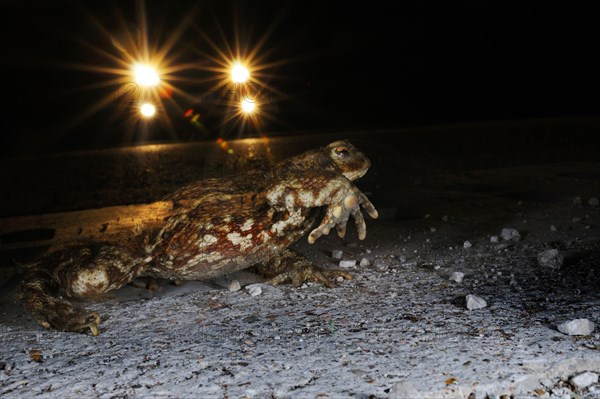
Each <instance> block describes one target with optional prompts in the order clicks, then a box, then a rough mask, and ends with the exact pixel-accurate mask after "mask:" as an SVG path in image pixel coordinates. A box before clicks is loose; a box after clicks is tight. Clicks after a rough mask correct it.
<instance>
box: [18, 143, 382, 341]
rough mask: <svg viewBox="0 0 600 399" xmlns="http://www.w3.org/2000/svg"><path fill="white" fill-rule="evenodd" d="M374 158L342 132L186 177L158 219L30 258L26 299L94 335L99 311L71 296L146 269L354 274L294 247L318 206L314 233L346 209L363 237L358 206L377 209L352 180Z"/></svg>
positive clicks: (59, 322)
mask: <svg viewBox="0 0 600 399" xmlns="http://www.w3.org/2000/svg"><path fill="white" fill-rule="evenodd" d="M370 165H371V163H370V161H369V159H368V158H367V157H366V156H365V155H364V154H363V153H362V152H360V151H359V150H358V149H356V148H355V147H354V146H353V145H352V144H350V143H349V142H348V141H336V142H334V143H331V144H329V145H327V146H324V147H321V148H319V149H316V150H312V151H308V152H305V153H303V154H300V155H297V156H294V157H291V158H288V159H285V160H283V161H281V162H279V163H277V164H275V165H274V167H272V168H270V170H268V171H257V170H255V171H249V172H247V173H243V174H239V175H237V176H234V177H230V178H224V179H207V180H202V181H199V182H194V183H192V184H189V185H187V186H185V187H182V188H181V189H179V190H177V191H175V192H174V193H173V194H171V195H169V196H168V197H167V198H166V199H167V200H170V201H172V203H173V209H172V211H171V212H170V214H169V215H168V217H166V218H165V219H164V224H163V225H162V227H160V228H154V229H151V230H149V231H145V230H144V231H141V232H139V234H136V235H135V236H134V237H127V238H126V239H122V240H115V241H113V242H93V243H90V242H86V243H76V244H72V245H68V246H65V247H62V248H59V249H56V250H53V251H50V252H49V253H47V254H46V255H44V256H43V257H42V259H40V260H39V261H37V262H35V263H33V264H31V265H29V266H28V267H27V268H26V272H25V281H24V283H23V287H22V291H21V293H22V298H23V300H24V303H25V307H26V309H27V310H28V311H29V313H30V314H31V315H32V316H33V318H34V319H35V320H36V321H37V322H39V323H40V324H41V325H42V326H43V327H45V328H48V329H57V330H63V331H80V332H83V331H87V330H88V329H90V330H91V332H92V334H93V335H97V334H98V325H99V323H100V317H99V315H98V314H96V313H93V312H88V311H86V310H85V309H83V308H80V307H75V306H74V305H73V304H72V303H71V302H70V300H69V298H72V297H85V298H94V297H98V296H100V295H102V294H104V293H105V292H107V291H111V290H114V289H117V288H120V287H122V286H124V285H125V284H127V283H129V282H131V281H132V280H133V279H135V278H137V277H141V276H147V277H154V278H165V279H171V280H206V279H211V278H215V277H219V276H223V275H226V274H228V273H232V272H235V271H239V270H242V269H246V268H249V267H252V266H257V269H258V271H259V272H260V273H262V274H265V275H267V276H268V277H271V279H270V280H269V282H270V283H271V284H280V283H284V282H286V281H291V282H292V284H293V285H295V286H298V285H300V284H302V282H304V281H306V280H312V281H317V282H320V283H322V284H324V285H326V286H329V287H331V286H333V285H334V284H333V282H332V279H334V278H336V277H339V276H342V277H344V278H347V279H349V278H351V275H349V274H348V273H346V272H343V271H336V270H321V269H319V268H317V267H315V266H313V265H311V264H310V263H309V262H308V261H307V260H306V259H304V258H303V257H301V256H300V255H299V254H297V253H296V252H294V251H293V250H291V249H289V248H288V247H289V246H290V245H291V244H292V243H293V242H295V241H296V240H298V239H299V238H300V237H301V236H303V235H304V234H305V233H307V232H308V231H309V230H310V229H311V227H312V226H313V224H314V223H315V221H316V219H317V218H318V217H319V215H322V214H323V213H322V210H324V211H325V212H324V216H323V219H322V220H321V223H320V224H319V225H318V226H317V227H316V228H314V229H312V231H310V233H309V234H308V242H309V243H311V244H312V243H314V242H315V240H316V239H318V238H319V237H321V236H322V235H327V234H329V232H330V230H331V229H332V228H334V227H335V228H336V230H337V233H338V235H339V236H340V237H344V235H345V233H346V224H347V222H348V219H349V218H350V216H352V217H353V219H354V221H355V224H356V227H357V230H358V236H359V238H360V239H361V240H362V239H364V238H365V235H366V227H365V220H364V218H363V215H362V213H361V210H360V207H361V206H362V208H363V209H364V210H365V211H366V212H367V213H368V214H369V215H370V216H371V217H373V218H376V217H377V211H376V210H375V208H374V206H373V205H372V204H371V202H370V201H369V200H368V199H367V197H366V196H365V195H364V194H363V193H362V192H361V191H359V189H358V188H357V187H356V186H355V185H354V184H353V183H352V181H354V180H356V179H358V178H360V177H361V176H363V175H364V174H365V173H366V172H367V170H368V169H369V167H370ZM62 294H64V296H65V297H66V298H65V297H63V296H61V295H62Z"/></svg>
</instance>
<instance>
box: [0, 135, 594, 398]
mask: <svg viewBox="0 0 600 399" xmlns="http://www.w3.org/2000/svg"><path fill="white" fill-rule="evenodd" d="M544 126H547V125H544ZM544 126H537V127H534V128H532V127H531V126H529V125H527V126H524V127H523V126H520V127H519V129H521V130H518V131H517V130H515V128H511V127H510V126H504V127H502V126H500V127H497V129H499V130H501V131H503V132H505V133H506V134H495V135H494V136H493V137H495V140H484V139H480V138H477V139H475V138H474V137H479V136H476V135H473V134H471V133H468V134H466V133H465V134H459V133H460V132H462V131H458V130H457V131H451V130H448V129H447V128H446V129H445V130H444V129H442V130H441V131H437V132H431V131H429V132H427V131H426V132H417V133H418V134H417V133H415V137H417V138H414V139H410V138H409V139H405V141H402V139H394V140H396V141H394V145H393V150H392V149H391V148H388V147H389V146H386V145H385V144H386V141H387V140H388V139H389V137H392V136H391V135H392V134H395V133H390V132H383V133H380V134H379V135H378V134H371V135H366V134H364V133H355V134H352V135H350V139H351V141H353V142H354V141H358V143H355V144H357V145H358V146H359V147H360V148H363V147H365V146H366V148H363V149H364V151H365V152H366V153H367V155H369V157H371V160H372V162H373V168H372V170H371V171H370V172H369V173H368V174H367V176H365V178H364V180H363V181H359V182H358V183H357V184H358V186H359V187H360V188H361V189H363V191H365V192H366V193H367V195H368V196H369V198H371V200H372V201H373V203H374V204H375V206H376V207H377V208H378V210H379V211H380V218H379V219H377V220H371V219H369V218H368V217H367V238H366V239H365V240H364V241H358V239H357V238H356V232H355V230H354V229H352V228H349V231H348V234H347V236H346V238H345V239H339V238H338V237H336V236H328V237H324V238H322V239H319V240H318V241H317V243H316V244H314V245H309V244H307V243H306V238H303V239H302V240H300V241H299V242H298V243H296V244H295V248H297V249H298V250H299V251H300V252H302V253H303V254H305V256H306V257H307V258H309V259H311V260H312V261H313V262H314V263H315V264H318V265H320V266H322V267H337V268H339V267H340V262H343V263H341V264H342V265H343V266H344V267H345V269H346V270H348V271H349V272H351V273H352V274H353V276H354V279H353V280H352V281H343V282H339V284H338V287H336V288H332V289H327V288H324V287H323V286H320V285H315V284H305V285H303V286H302V287H300V288H292V287H291V286H289V285H283V286H277V287H272V286H268V285H264V284H262V283H261V280H260V278H259V277H258V276H256V275H253V274H251V273H248V272H240V273H238V274H235V275H230V276H227V277H226V278H222V279H219V280H215V281H209V282H187V283H185V284H184V285H183V286H179V287H176V286H173V285H171V284H170V283H168V282H161V285H160V288H159V289H158V290H157V291H148V290H145V289H141V288H135V287H133V286H128V287H125V288H123V289H121V290H119V291H117V292H115V293H114V294H113V295H111V296H110V297H107V298H103V299H102V300H100V301H98V302H93V303H92V302H90V303H86V304H85V306H86V307H88V308H89V309H92V310H95V311H97V312H98V313H100V315H101V316H102V319H103V322H102V324H101V333H100V335H99V336H98V337H91V336H90V335H85V334H75V333H61V332H50V331H46V330H43V329H42V328H40V327H39V326H38V325H36V324H35V323H34V322H33V321H32V320H31V318H30V317H29V316H28V315H27V314H26V313H25V312H24V311H23V308H22V307H21V305H20V303H19V301H18V299H17V291H18V284H19V281H20V279H21V275H20V272H19V268H18V266H15V263H14V261H17V262H20V261H25V260H26V259H27V258H30V257H32V256H33V255H34V254H35V251H33V250H28V251H20V252H4V253H0V255H1V256H0V270H1V271H2V273H3V280H2V282H3V285H2V291H1V294H2V295H1V297H0V315H1V324H0V395H1V396H2V397H4V398H20V397H33V396H36V397H49V398H50V397H79V396H87V397H100V398H125V397H166V398H167V397H168V398H171V397H178V398H179V397H215V398H298V397H300V398H345V397H356V398H469V399H473V398H502V397H514V398H529V397H531V398H598V397H600V385H599V384H598V382H597V378H598V375H600V329H599V328H598V327H596V329H595V330H593V331H592V332H591V334H586V335H568V334H565V333H563V332H560V331H559V330H558V325H559V324H561V323H563V322H566V321H570V320H574V319H587V320H589V321H591V322H593V323H595V324H596V326H597V325H598V323H600V291H599V287H600V269H599V264H600V214H599V208H598V205H597V199H598V198H599V197H600V183H599V182H600V159H598V158H597V154H598V153H599V152H596V150H598V146H597V144H598V143H597V142H598V140H597V139H596V140H595V141H591V144H592V145H590V142H585V140H586V137H588V136H587V130H586V131H584V132H583V133H580V135H579V136H577V134H576V133H577V132H580V131H581V129H580V130H577V129H574V130H573V131H574V132H575V133H574V136H572V139H574V140H577V138H578V137H579V138H580V139H581V140H580V144H581V143H582V142H583V143H584V144H583V145H578V146H570V147H568V146H565V145H564V143H561V142H549V141H548V140H543V137H544V136H543V135H540V134H539V133H535V134H533V133H532V137H530V138H524V137H523V136H521V133H519V132H522V131H528V129H530V130H531V131H535V132H539V131H543V127H544ZM478 129H481V127H479V128H478ZM502 129H505V130H502ZM536 129H538V130H536ZM457 132H458V133H457ZM515 132H516V133H515ZM397 134H400V133H397ZM440 134H444V135H446V134H448V135H450V134H452V135H453V136H452V139H446V147H444V146H443V145H441V144H435V145H434V144H433V143H435V141H436V137H437V138H438V139H439V137H440V136H436V135H440ZM367 136H368V139H367ZM394 137H397V136H394ZM446 137H447V136H446ZM519 137H521V141H514V140H515V138H517V140H518V138H519ZM335 138H337V137H336V135H323V136H314V137H310V138H309V139H307V140H306V141H305V142H304V144H303V145H305V146H306V147H313V146H315V144H317V145H322V144H326V143H327V142H329V141H332V140H333V139H335ZM286 140H287V141H286ZM411 140H412V141H411ZM507 140H509V141H510V140H513V145H515V146H517V145H518V143H520V144H521V147H519V148H517V149H514V150H513V149H512V147H511V146H510V145H507V143H506V141H507ZM438 141H439V140H438ZM292 142H293V140H292V139H279V140H272V142H271V145H272V151H271V152H270V153H271V154H273V155H272V156H273V157H275V158H279V157H281V156H287V155H288V154H291V153H294V152H296V151H298V150H299V149H300V148H301V147H302V145H290V143H292ZM415 143H419V145H413V147H411V148H407V145H408V144H415ZM361 144H363V145H361ZM235 145H236V144H235V143H232V146H235ZM240 146H241V144H240ZM253 146H254V144H252V145H248V146H246V147H245V148H247V149H248V151H249V152H252V151H254V150H252V151H250V150H249V148H251V147H253ZM594 146H595V147H594ZM190 148H193V149H194V151H195V153H194V154H192V155H191V153H190ZM240 148H242V147H240ZM257 148H259V150H260V151H263V150H264V148H263V146H262V144H260V143H259V144H257ZM260 151H259V152H260ZM395 152H396V153H397V155H396V156H390V154H394V153H395ZM214 153H216V152H215V150H214V147H212V146H203V145H198V146H196V147H194V146H193V145H177V146H166V147H164V146H163V147H160V146H155V147H154V148H150V147H147V148H145V149H144V148H138V149H128V150H118V151H113V152H111V151H108V152H99V153H95V155H93V154H92V155H91V154H86V155H84V156H80V155H72V156H65V157H54V158H52V157H50V158H44V159H35V160H32V159H21V160H10V161H6V164H8V163H11V165H15V164H18V165H20V167H22V170H27V171H29V172H27V173H25V175H26V176H29V177H28V178H27V179H29V180H27V179H17V178H13V177H10V176H9V177H7V175H6V172H3V175H2V176H0V177H1V178H2V179H3V180H2V181H3V183H4V186H5V187H11V186H9V185H7V184H9V183H7V181H8V179H12V180H10V182H12V183H13V186H12V187H15V191H14V192H12V194H10V196H11V198H10V199H6V198H5V199H4V200H3V201H6V202H5V204H6V206H4V207H3V209H4V211H3V216H4V217H7V216H15V215H18V214H31V213H35V211H38V212H48V211H59V210H72V209H77V208H79V209H85V208H86V207H92V206H107V205H114V204H116V203H131V202H145V201H149V200H156V199H158V198H157V197H159V196H160V195H162V194H164V192H167V191H169V190H171V189H172V188H173V187H174V186H177V185H179V184H182V183H183V182H184V181H185V180H194V179H195V178H197V177H201V176H199V173H200V172H199V171H200V170H201V171H202V173H204V172H205V171H206V168H205V166H206V165H207V163H206V159H207V157H206V156H205V155H206V154H214ZM132 154H134V155H136V156H137V157H138V158H135V157H134V158H132V157H131V156H132ZM423 154H425V155H423ZM461 154H462V155H463V156H462V157H461ZM594 154H596V155H594ZM126 159H129V160H130V161H129V162H130V163H129V164H127V162H126V161H125V160H126ZM131 159H134V160H135V159H138V160H140V159H143V160H144V161H143V162H138V163H135V162H134V161H132V160H131ZM83 160H85V162H87V163H88V165H90V164H93V165H104V167H100V168H98V167H96V168H91V169H86V170H87V172H86V175H87V176H90V175H94V176H96V178H97V177H98V176H100V179H99V180H95V183H94V182H93V181H92V182H87V181H86V179H85V178H84V177H83V175H84V174H83V173H78V174H75V176H74V180H75V182H71V183H65V182H64V181H57V185H58V186H61V185H62V186H64V185H66V184H73V186H72V187H66V188H65V187H60V188H59V189H57V190H56V191H52V190H49V192H51V193H52V194H51V195H48V196H43V195H42V196H36V195H35V194H34V193H36V192H37V190H39V187H38V186H37V185H35V187H32V188H31V193H32V194H33V195H30V196H28V197H29V198H32V199H31V200H30V201H27V202H25V201H22V200H20V199H21V198H24V197H25V194H23V190H25V189H26V188H25V187H26V186H27V184H30V183H31V182H32V181H36V180H35V179H40V177H39V176H40V174H38V173H33V172H32V171H36V170H38V171H39V170H46V171H52V170H54V172H53V173H55V174H56V173H58V172H56V171H57V170H71V168H73V165H74V164H77V162H79V164H81V163H82V162H84V161H83ZM44 162H45V164H44ZM41 164H44V165H45V166H44V167H40V165H41ZM126 164H127V165H129V168H128V170H126V171H123V169H120V168H119V167H118V165H121V166H122V165H126ZM222 164H226V160H225V161H223V159H222V158H218V159H217V160H216V161H215V162H214V163H211V165H213V166H214V165H217V166H218V165H222ZM49 165H50V166H49ZM52 165H53V166H52ZM177 165H187V167H175V166H177ZM202 165H204V168H202V167H200V166H202ZM53 168H54V169H53ZM217 169H218V168H217ZM3 170H6V169H5V168H3ZM169 171H171V174H172V178H165V176H166V175H168V174H169ZM175 171H177V172H175ZM214 171H215V170H213V171H212V172H211V173H214ZM40 173H41V175H43V172H40ZM48 173H49V172H48ZM119 173H120V175H118V174H119ZM115 174H117V175H118V176H120V178H115ZM59 180H60V179H59ZM79 180H81V182H79V183H78V181H79ZM149 180H151V181H152V183H150V184H148V181H149ZM24 181H25V182H24ZM98 181H100V182H104V183H103V185H102V184H100V185H98ZM133 181H138V182H139V183H138V184H135V183H132V182H133ZM77 184H79V189H77V190H76V189H73V187H75V186H76V185H77ZM124 187H127V189H126V188H124ZM145 187H148V188H147V189H146V188H145ZM61 193H62V194H61ZM594 198H595V199H596V200H595V201H594ZM19 201H21V203H20V204H19V205H18V206H17V205H15V203H18V202H19ZM506 228H510V229H514V230H516V231H517V232H518V233H519V237H513V238H512V239H505V238H503V237H502V230H503V229H506ZM506 238H508V236H506ZM548 249H556V250H558V254H560V255H561V256H562V260H560V259H559V260H557V261H556V263H555V264H554V266H555V267H552V265H548V264H547V263H544V262H540V261H539V260H538V256H539V254H540V253H542V252H543V251H546V250H548ZM334 252H336V254H334ZM334 255H341V258H340V257H339V256H336V257H334ZM348 261H349V262H348ZM352 261H355V262H352ZM353 263H354V264H353ZM455 272H460V273H463V275H462V276H460V275H458V277H457V274H455ZM461 277H462V279H461ZM233 280H237V281H239V282H240V283H241V285H242V287H243V288H242V289H241V290H238V291H230V290H229V289H228V287H230V285H231V282H232V281H233ZM457 280H458V281H457ZM467 295H475V296H477V297H479V298H481V299H483V300H484V301H485V306H484V307H481V308H475V309H471V310H470V309H468V308H467V303H466V299H465V298H466V296H467ZM585 372H589V373H590V374H586V376H588V377H589V378H590V379H591V382H590V381H588V382H585V383H582V382H580V381H581V380H585V379H584V378H583V377H581V376H580V375H581V374H582V373H585ZM578 376H579V377H578ZM594 376H596V382H593V379H594ZM503 395H505V396H503Z"/></svg>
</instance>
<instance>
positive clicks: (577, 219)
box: [571, 216, 581, 223]
mask: <svg viewBox="0 0 600 399" xmlns="http://www.w3.org/2000/svg"><path fill="white" fill-rule="evenodd" d="M571 220H572V221H573V223H577V222H581V218H580V217H579V216H575V217H574V218H573V219H571Z"/></svg>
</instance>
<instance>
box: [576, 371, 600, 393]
mask: <svg viewBox="0 0 600 399" xmlns="http://www.w3.org/2000/svg"><path fill="white" fill-rule="evenodd" d="M596 383H598V374H596V373H592V372H590V371H586V372H585V373H581V374H577V375H576V376H573V377H571V384H573V386H574V387H575V388H577V389H584V388H587V387H589V386H590V385H592V384H596Z"/></svg>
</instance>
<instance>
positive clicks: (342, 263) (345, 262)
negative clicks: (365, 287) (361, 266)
mask: <svg viewBox="0 0 600 399" xmlns="http://www.w3.org/2000/svg"><path fill="white" fill-rule="evenodd" d="M339 266H340V267H345V268H348V267H354V266H356V260H354V259H345V260H341V261H340V263H339Z"/></svg>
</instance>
